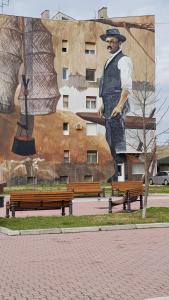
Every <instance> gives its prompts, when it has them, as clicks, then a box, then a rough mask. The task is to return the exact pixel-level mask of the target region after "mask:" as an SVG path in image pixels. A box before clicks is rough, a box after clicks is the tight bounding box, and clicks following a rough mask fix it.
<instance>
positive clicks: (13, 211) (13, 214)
mask: <svg viewBox="0 0 169 300" xmlns="http://www.w3.org/2000/svg"><path fill="white" fill-rule="evenodd" d="M11 209H12V217H13V218H15V204H14V203H12V205H11Z"/></svg>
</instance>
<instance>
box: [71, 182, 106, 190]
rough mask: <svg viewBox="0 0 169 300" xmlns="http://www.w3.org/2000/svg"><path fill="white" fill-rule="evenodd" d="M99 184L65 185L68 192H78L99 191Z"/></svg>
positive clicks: (76, 183) (77, 183)
mask: <svg viewBox="0 0 169 300" xmlns="http://www.w3.org/2000/svg"><path fill="white" fill-rule="evenodd" d="M101 189H102V188H101V185H100V182H72V183H68V184H67V190H68V191H71V190H72V191H78V190H79V191H80V190H86V191H90V190H101Z"/></svg>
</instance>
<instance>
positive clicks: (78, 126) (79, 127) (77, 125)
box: [75, 123, 83, 130]
mask: <svg viewBox="0 0 169 300" xmlns="http://www.w3.org/2000/svg"><path fill="white" fill-rule="evenodd" d="M75 128H76V130H82V129H83V126H82V125H81V124H80V123H78V124H76V126H75Z"/></svg>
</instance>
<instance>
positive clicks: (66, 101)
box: [63, 95, 69, 108]
mask: <svg viewBox="0 0 169 300" xmlns="http://www.w3.org/2000/svg"><path fill="white" fill-rule="evenodd" d="M63 108H69V96H68V95H63Z"/></svg>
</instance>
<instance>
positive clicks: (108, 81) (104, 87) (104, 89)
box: [99, 51, 125, 97]
mask: <svg viewBox="0 0 169 300" xmlns="http://www.w3.org/2000/svg"><path fill="white" fill-rule="evenodd" d="M123 56H125V55H124V54H123V52H122V51H121V52H119V53H118V54H117V55H116V56H115V57H114V58H113V59H112V60H111V61H110V63H109V64H108V66H107V67H106V68H104V71H103V75H102V77H101V79H100V86H99V96H100V97H103V96H105V95H112V94H113V93H114V92H119V91H121V79H120V70H119V69H118V62H119V60H120V59H121V58H122V57H123Z"/></svg>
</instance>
